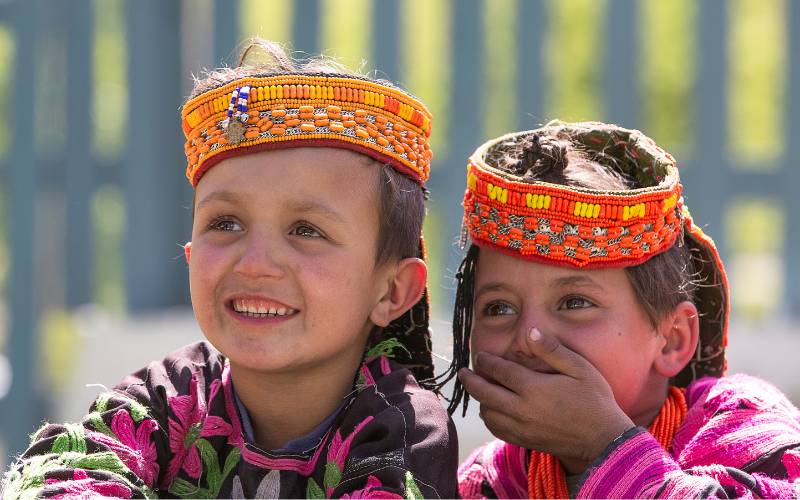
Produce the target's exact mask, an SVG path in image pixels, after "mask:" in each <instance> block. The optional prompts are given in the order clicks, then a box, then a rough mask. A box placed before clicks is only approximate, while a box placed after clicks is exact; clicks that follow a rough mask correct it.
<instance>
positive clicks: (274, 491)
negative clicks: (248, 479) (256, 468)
mask: <svg viewBox="0 0 800 500" xmlns="http://www.w3.org/2000/svg"><path fill="white" fill-rule="evenodd" d="M280 495H281V472H280V471H278V470H273V471H270V473H269V474H267V475H266V476H264V479H262V480H261V482H260V483H258V488H257V489H256V494H255V495H253V496H252V498H280V497H281V496H280ZM231 498H248V497H247V496H245V494H244V489H243V488H242V480H241V478H239V476H236V477H234V478H233V488H232V489H231Z"/></svg>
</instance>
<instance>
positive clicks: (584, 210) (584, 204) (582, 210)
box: [575, 203, 589, 217]
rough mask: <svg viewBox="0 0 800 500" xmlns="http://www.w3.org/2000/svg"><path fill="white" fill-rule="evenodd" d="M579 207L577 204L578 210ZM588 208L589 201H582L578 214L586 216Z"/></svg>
mask: <svg viewBox="0 0 800 500" xmlns="http://www.w3.org/2000/svg"><path fill="white" fill-rule="evenodd" d="M577 208H578V207H577V206H576V207H575V209H576V210H577ZM588 208H589V204H588V203H581V209H580V212H578V215H580V216H581V217H586V210H587V209H588Z"/></svg>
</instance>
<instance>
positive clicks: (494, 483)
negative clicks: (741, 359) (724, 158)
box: [458, 375, 800, 498]
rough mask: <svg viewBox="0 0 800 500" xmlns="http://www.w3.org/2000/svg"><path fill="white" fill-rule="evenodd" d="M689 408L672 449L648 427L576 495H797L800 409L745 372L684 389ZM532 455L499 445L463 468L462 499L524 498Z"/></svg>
mask: <svg viewBox="0 0 800 500" xmlns="http://www.w3.org/2000/svg"><path fill="white" fill-rule="evenodd" d="M686 400H687V403H688V405H689V411H688V413H687V414H686V419H685V420H684V422H683V424H682V425H681V426H680V427H679V428H678V431H677V433H676V434H675V438H674V439H673V441H672V446H671V447H670V449H669V450H668V451H667V450H664V448H663V447H662V446H661V445H660V444H659V443H658V441H657V440H656V439H655V438H654V437H653V436H652V435H651V434H650V433H648V432H647V431H646V430H645V429H642V428H640V427H637V428H633V429H631V430H629V431H628V432H626V433H625V434H623V435H622V436H620V438H618V439H617V440H615V441H614V442H612V443H611V444H610V445H609V446H608V447H607V448H606V450H605V451H604V452H603V454H601V456H600V457H599V458H598V459H597V460H595V461H594V462H593V463H592V464H591V465H590V466H589V467H588V468H587V470H586V471H585V472H584V473H583V474H582V475H581V476H580V477H579V478H577V482H576V484H575V487H574V489H571V491H570V496H573V497H575V498H643V497H647V498H650V497H664V498H709V497H710V498H733V497H737V498H738V497H751V498H752V497H761V498H797V497H798V496H800V412H798V410H797V408H795V407H794V406H793V405H792V404H791V403H790V402H789V401H788V400H787V399H786V397H785V396H784V395H783V394H781V392H780V391H778V390H777V389H776V388H775V387H773V386H772V385H770V384H768V383H766V382H763V381H761V380H759V379H756V378H754V377H750V376H746V375H732V376H729V377H723V378H713V377H706V378H702V379H700V380H698V381H695V382H692V383H691V384H690V385H689V387H688V388H687V391H686ZM529 456H530V452H529V451H527V450H525V449H524V448H521V447H519V446H516V445H512V444H509V443H505V442H503V441H500V440H495V441H492V442H491V443H489V444H487V445H485V446H483V447H481V448H479V449H478V450H476V451H475V452H474V453H473V454H472V455H471V456H470V457H469V458H468V459H467V460H466V461H465V462H464V463H463V464H462V465H461V467H460V468H459V471H458V480H459V493H460V494H461V496H462V497H463V498H527V497H528V460H529Z"/></svg>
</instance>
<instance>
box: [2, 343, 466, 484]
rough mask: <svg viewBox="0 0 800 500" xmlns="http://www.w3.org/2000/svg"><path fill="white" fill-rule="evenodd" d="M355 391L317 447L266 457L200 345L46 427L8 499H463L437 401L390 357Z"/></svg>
mask: <svg viewBox="0 0 800 500" xmlns="http://www.w3.org/2000/svg"><path fill="white" fill-rule="evenodd" d="M356 386H357V388H356V389H355V390H354V391H353V392H352V393H351V394H350V395H349V396H348V397H347V398H345V400H344V401H343V404H342V406H341V408H340V409H339V410H338V411H337V412H336V413H335V414H334V415H332V418H331V419H330V424H329V425H328V426H327V428H318V429H317V430H316V432H312V433H311V435H310V436H311V438H312V439H313V438H314V435H315V434H316V435H318V437H316V442H315V443H314V442H313V441H312V443H310V447H308V448H305V446H302V445H298V444H297V443H298V441H297V440H295V441H293V445H292V446H288V447H285V448H284V449H282V450H279V451H275V452H269V451H265V450H261V449H259V448H258V446H257V445H256V444H255V443H253V442H252V440H251V439H248V437H247V435H248V434H251V433H249V432H247V431H246V429H244V427H243V424H242V422H243V421H245V422H246V421H247V416H246V413H245V414H243V412H242V411H241V410H240V409H239V407H238V405H237V397H236V395H235V392H234V388H233V384H232V381H231V376H230V368H229V365H228V364H227V361H226V359H225V358H224V357H223V356H222V355H221V354H220V353H219V352H217V351H216V350H214V349H213V347H211V345H210V344H208V343H207V342H198V343H195V344H192V345H189V346H186V347H184V348H182V349H180V350H178V351H175V352H174V353H172V354H170V355H169V356H167V357H166V358H165V359H163V360H162V361H158V362H154V363H151V364H150V365H149V366H148V367H146V368H144V369H142V370H140V371H138V372H136V373H134V374H132V375H129V376H128V377H126V378H125V379H124V380H123V381H122V383H121V384H120V385H119V386H117V387H116V388H114V390H113V391H111V392H109V393H105V394H102V395H101V396H99V397H98V398H97V400H96V401H95V402H94V404H93V405H92V407H91V410H90V413H89V414H88V415H87V416H86V417H85V418H84V419H83V421H82V422H81V423H80V424H65V425H53V424H49V425H45V426H44V427H42V428H41V429H40V430H39V431H38V432H37V433H36V434H35V435H34V438H33V443H32V444H31V446H30V448H29V449H28V450H27V451H26V452H25V453H24V454H23V455H22V457H21V458H20V460H19V461H18V462H17V464H16V465H15V466H14V467H13V468H12V470H11V471H10V472H9V473H8V475H7V477H6V484H5V492H4V496H3V498H17V497H22V496H25V497H34V496H36V497H40V496H41V497H54V498H76V497H79V498H84V497H91V496H100V495H102V496H113V497H120V498H145V497H155V496H158V497H161V498H165V497H179V498H215V497H218V498H222V497H224V498H253V497H255V498H278V497H282V498H286V497H294V498H334V497H336V498H366V497H369V498H438V497H444V498H449V497H455V496H456V494H457V493H456V480H455V477H454V476H453V474H452V471H453V470H455V468H456V464H457V459H458V456H457V443H456V439H455V435H456V433H455V429H454V427H453V423H452V421H451V420H450V419H449V418H448V417H447V414H446V412H445V411H444V409H443V408H442V407H441V405H440V403H439V400H438V399H437V396H436V395H435V394H434V393H433V392H430V391H427V390H423V389H421V388H420V387H419V385H418V384H417V382H416V381H415V379H414V377H413V375H412V374H411V372H410V371H409V370H408V369H406V368H404V367H401V366H400V365H399V364H396V363H395V362H394V361H393V360H391V359H389V358H388V357H386V356H383V355H380V356H374V357H368V358H367V360H366V361H365V363H364V364H363V365H362V367H361V368H360V370H359V374H358V381H357V384H356ZM323 427H324V426H323ZM299 442H300V443H303V444H308V443H304V441H303V440H300V441H299ZM303 448H305V449H303Z"/></svg>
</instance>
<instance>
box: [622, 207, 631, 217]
mask: <svg viewBox="0 0 800 500" xmlns="http://www.w3.org/2000/svg"><path fill="white" fill-rule="evenodd" d="M630 218H631V207H629V206H628V205H625V208H623V209H622V220H628V219H630Z"/></svg>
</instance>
